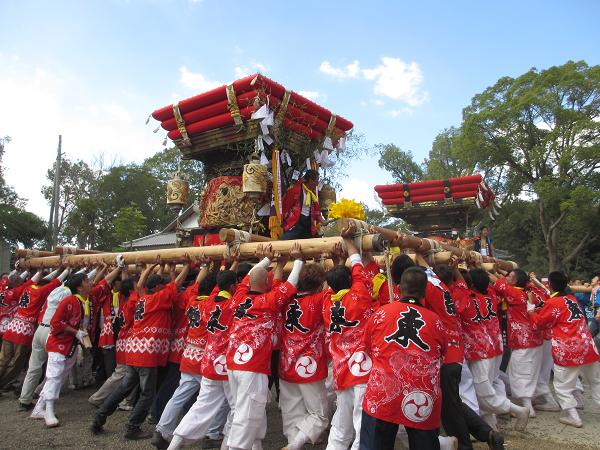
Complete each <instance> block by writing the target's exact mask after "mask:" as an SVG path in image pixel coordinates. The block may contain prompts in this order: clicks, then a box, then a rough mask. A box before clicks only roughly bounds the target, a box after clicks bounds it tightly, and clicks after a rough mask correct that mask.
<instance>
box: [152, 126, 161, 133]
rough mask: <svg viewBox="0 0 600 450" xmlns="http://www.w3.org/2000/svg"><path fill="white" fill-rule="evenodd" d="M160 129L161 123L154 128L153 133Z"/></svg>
mask: <svg viewBox="0 0 600 450" xmlns="http://www.w3.org/2000/svg"><path fill="white" fill-rule="evenodd" d="M158 130H160V125H159V126H157V127H156V128H155V129H154V130H152V132H153V133H158Z"/></svg>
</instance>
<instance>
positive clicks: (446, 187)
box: [444, 186, 450, 194]
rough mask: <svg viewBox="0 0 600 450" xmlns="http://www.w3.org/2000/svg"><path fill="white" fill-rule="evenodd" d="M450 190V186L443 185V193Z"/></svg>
mask: <svg viewBox="0 0 600 450" xmlns="http://www.w3.org/2000/svg"><path fill="white" fill-rule="evenodd" d="M448 192H450V188H449V187H448V186H444V194H447V193H448Z"/></svg>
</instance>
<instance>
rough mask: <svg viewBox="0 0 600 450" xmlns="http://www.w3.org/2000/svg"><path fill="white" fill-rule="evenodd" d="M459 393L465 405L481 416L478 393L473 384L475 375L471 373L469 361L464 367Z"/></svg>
mask: <svg viewBox="0 0 600 450" xmlns="http://www.w3.org/2000/svg"><path fill="white" fill-rule="evenodd" d="M458 393H459V395H460V399H461V400H462V401H463V403H464V404H465V405H467V406H468V407H469V408H471V409H472V410H473V411H475V412H476V413H477V414H479V403H478V402H477V393H476V391H475V385H474V384H473V374H472V373H471V369H469V364H468V363H467V361H464V362H463V365H462V371H461V374H460V384H459V385H458Z"/></svg>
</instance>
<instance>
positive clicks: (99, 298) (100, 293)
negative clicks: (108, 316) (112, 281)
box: [87, 278, 110, 341]
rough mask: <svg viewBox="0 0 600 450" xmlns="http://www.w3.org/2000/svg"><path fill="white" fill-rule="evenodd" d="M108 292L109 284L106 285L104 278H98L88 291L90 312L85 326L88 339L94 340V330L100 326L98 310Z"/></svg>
mask: <svg viewBox="0 0 600 450" xmlns="http://www.w3.org/2000/svg"><path fill="white" fill-rule="evenodd" d="M109 294H110V286H109V285H108V283H107V281H106V278H103V279H102V280H100V281H99V282H98V283H97V284H96V285H95V286H94V287H93V288H92V292H90V314H91V318H90V321H89V324H88V327H87V332H88V335H89V336H90V339H91V340H92V341H94V339H95V337H96V330H97V329H98V326H100V323H101V322H100V310H101V308H102V304H103V303H104V299H105V298H106V297H107V296H108V295H109Z"/></svg>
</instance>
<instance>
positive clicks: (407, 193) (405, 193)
mask: <svg viewBox="0 0 600 450" xmlns="http://www.w3.org/2000/svg"><path fill="white" fill-rule="evenodd" d="M402 195H404V196H405V197H408V196H409V195H410V192H408V191H404V192H403V193H402Z"/></svg>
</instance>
